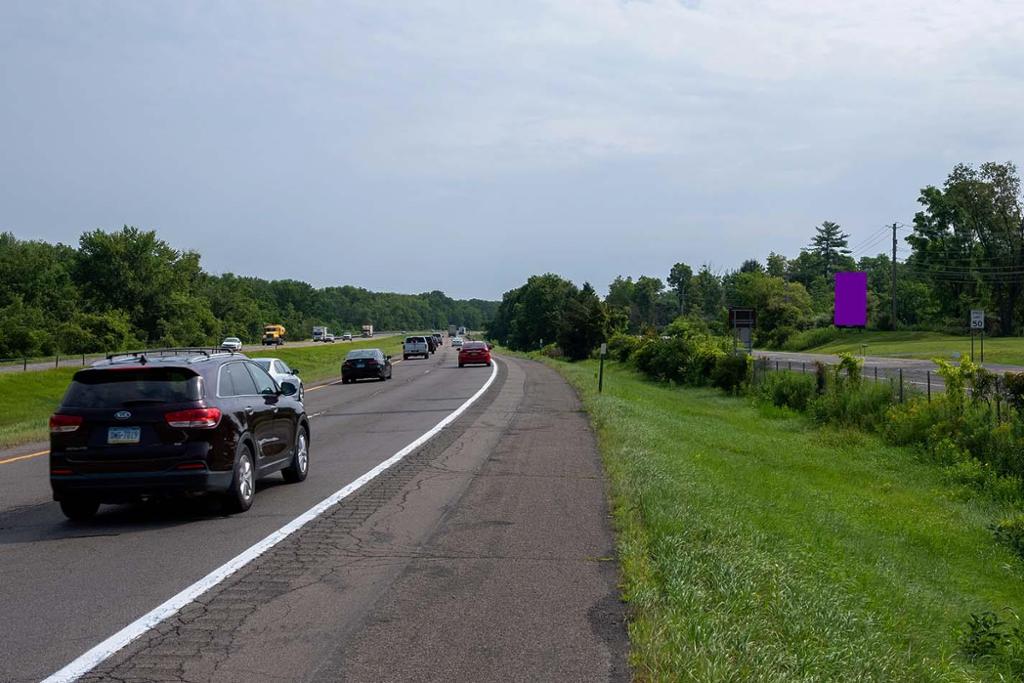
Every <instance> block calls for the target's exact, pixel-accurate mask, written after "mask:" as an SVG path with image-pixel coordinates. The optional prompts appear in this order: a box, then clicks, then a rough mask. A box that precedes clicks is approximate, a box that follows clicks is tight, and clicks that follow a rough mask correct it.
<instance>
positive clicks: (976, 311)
mask: <svg viewBox="0 0 1024 683" xmlns="http://www.w3.org/2000/svg"><path fill="white" fill-rule="evenodd" d="M971 329H972V330H983V329H985V311H984V310H982V309H980V308H972V309H971Z"/></svg>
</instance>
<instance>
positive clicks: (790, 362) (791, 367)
mask: <svg viewBox="0 0 1024 683" xmlns="http://www.w3.org/2000/svg"><path fill="white" fill-rule="evenodd" d="M786 370H788V371H789V372H793V361H789V362H787V363H786Z"/></svg>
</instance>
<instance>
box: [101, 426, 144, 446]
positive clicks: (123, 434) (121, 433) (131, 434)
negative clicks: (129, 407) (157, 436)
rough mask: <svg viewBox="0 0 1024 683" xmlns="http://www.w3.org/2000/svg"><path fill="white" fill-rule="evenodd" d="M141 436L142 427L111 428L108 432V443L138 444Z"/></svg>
mask: <svg viewBox="0 0 1024 683" xmlns="http://www.w3.org/2000/svg"><path fill="white" fill-rule="evenodd" d="M141 436H142V429H141V428H140V427H111V428H109V429H108V430H107V443H138V442H139V438H140V437H141Z"/></svg>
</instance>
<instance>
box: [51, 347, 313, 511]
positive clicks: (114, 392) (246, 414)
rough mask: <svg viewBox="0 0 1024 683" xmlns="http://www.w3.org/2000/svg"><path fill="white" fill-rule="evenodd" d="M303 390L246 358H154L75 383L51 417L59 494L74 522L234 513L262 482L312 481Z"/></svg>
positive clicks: (137, 354) (122, 359) (211, 354)
mask: <svg viewBox="0 0 1024 683" xmlns="http://www.w3.org/2000/svg"><path fill="white" fill-rule="evenodd" d="M297 390H298V388H297V387H296V386H294V385H293V384H292V383H290V382H283V383H282V384H281V385H280V386H278V384H277V383H276V382H275V381H274V379H273V378H272V377H271V376H270V375H269V374H267V372H266V371H265V370H264V369H263V368H261V367H260V366H258V365H256V364H255V363H253V362H252V361H250V360H249V359H248V358H247V357H246V356H244V355H242V354H240V353H234V352H229V351H224V350H221V349H151V350H146V351H134V352H129V353H125V354H112V355H110V356H107V360H105V361H99V362H97V363H94V364H93V366H92V367H90V368H88V369H85V370H79V371H78V372H76V373H75V375H74V377H73V378H72V380H71V385H70V386H69V387H68V390H67V393H66V394H64V399H63V400H62V401H61V404H60V408H58V409H57V412H56V413H55V414H54V415H53V416H52V417H51V418H50V485H51V486H52V487H53V498H54V500H56V501H58V502H60V507H61V510H63V511H64V514H65V515H66V516H67V517H69V518H70V519H76V520H77V519H87V518H89V517H91V516H92V515H94V514H95V513H96V511H97V509H99V506H100V504H101V503H124V502H130V501H133V500H138V499H142V498H147V497H156V496H175V495H195V494H201V493H215V494H218V495H220V496H222V497H223V499H224V502H225V504H226V507H227V508H228V509H229V510H230V511H233V512H244V511H246V510H248V509H249V507H250V506H251V505H252V501H253V496H254V494H255V492H256V480H257V479H258V478H259V477H262V476H265V475H268V474H271V473H273V472H277V471H279V470H280V471H281V472H282V474H283V475H284V478H285V480H286V481H290V482H299V481H302V480H303V479H305V478H306V474H307V472H308V471H309V421H308V419H307V417H306V411H305V409H304V408H303V405H302V402H301V401H299V400H298V398H297Z"/></svg>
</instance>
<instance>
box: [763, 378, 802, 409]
mask: <svg viewBox="0 0 1024 683" xmlns="http://www.w3.org/2000/svg"><path fill="white" fill-rule="evenodd" d="M758 395H759V396H760V397H761V398H762V399H763V400H766V401H768V402H769V403H771V404H772V405H775V406H779V407H780V408H783V407H784V408H792V409H793V410H800V411H804V410H807V407H808V406H809V405H810V404H811V401H812V400H813V399H814V395H815V382H814V378H813V377H812V376H811V375H804V374H796V373H793V372H775V373H770V374H768V375H767V376H766V377H765V378H764V380H763V381H762V382H761V384H760V385H759V386H758Z"/></svg>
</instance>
